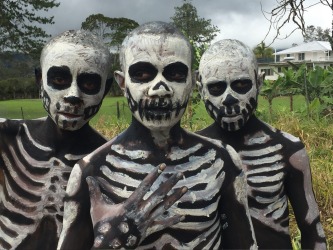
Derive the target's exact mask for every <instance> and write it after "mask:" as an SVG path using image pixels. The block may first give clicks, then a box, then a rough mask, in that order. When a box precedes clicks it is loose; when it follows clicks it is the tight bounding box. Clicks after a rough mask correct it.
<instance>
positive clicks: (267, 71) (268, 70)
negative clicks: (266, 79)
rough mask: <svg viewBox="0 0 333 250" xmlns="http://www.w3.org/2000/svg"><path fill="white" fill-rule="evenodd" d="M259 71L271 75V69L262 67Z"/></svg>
mask: <svg viewBox="0 0 333 250" xmlns="http://www.w3.org/2000/svg"><path fill="white" fill-rule="evenodd" d="M261 72H265V76H272V75H273V71H272V70H271V69H262V70H261Z"/></svg>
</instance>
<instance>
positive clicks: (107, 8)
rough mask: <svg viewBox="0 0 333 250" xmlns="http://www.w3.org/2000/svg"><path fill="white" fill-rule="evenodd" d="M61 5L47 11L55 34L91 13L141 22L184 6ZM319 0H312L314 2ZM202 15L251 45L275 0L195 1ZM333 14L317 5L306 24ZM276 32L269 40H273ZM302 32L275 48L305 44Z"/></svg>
mask: <svg viewBox="0 0 333 250" xmlns="http://www.w3.org/2000/svg"><path fill="white" fill-rule="evenodd" d="M58 1H59V2H60V3H61V4H60V6H59V7H58V8H55V9H53V10H50V11H49V12H48V13H47V14H48V15H54V16H55V19H54V21H55V24H54V25H52V26H48V27H47V31H48V32H49V33H50V34H51V35H56V34H59V33H61V32H63V31H65V30H68V29H78V28H80V27H81V23H82V22H83V21H84V20H85V19H86V17H88V16H89V15H91V14H98V13H101V14H103V15H105V16H109V17H126V18H129V19H132V20H135V21H137V22H138V23H139V24H141V23H145V22H148V21H165V22H169V21H170V17H171V16H173V14H174V12H175V10H174V7H175V6H181V5H182V4H183V1H182V0H168V1H166V0H93V1H91V0H71V1H68V0H58ZM316 2H318V0H308V1H306V4H308V5H307V6H309V5H312V4H314V3H316ZM192 4H193V5H194V6H195V7H196V9H197V11H198V15H199V16H200V17H203V18H205V19H211V22H212V24H213V25H216V26H218V28H219V29H220V33H219V34H218V36H217V38H216V39H224V38H234V39H239V40H241V41H243V42H244V43H246V44H248V45H249V46H251V47H254V46H255V45H256V44H258V43H260V42H261V41H262V40H263V39H264V38H265V35H266V33H267V31H268V28H269V22H268V21H267V20H266V19H265V17H264V16H263V13H262V10H261V4H262V8H263V9H264V10H265V11H270V10H271V9H272V7H273V6H274V4H276V1H275V0H249V1H244V0H223V1H222V0H192ZM331 19H332V13H331V11H330V8H329V7H327V6H323V5H321V4H317V5H315V6H313V7H311V8H309V9H308V10H307V11H306V13H305V21H306V25H314V26H320V27H322V28H324V29H325V28H331ZM293 28H295V25H294V24H293V23H290V24H289V25H288V26H286V27H285V28H284V29H283V30H282V34H281V37H284V36H286V35H287V34H288V33H289V32H290V31H291V30H292V29H293ZM273 33H274V32H272V33H271V34H270V36H268V39H267V40H265V42H266V44H269V43H271V41H272V38H273ZM302 42H303V38H302V36H301V32H300V31H297V32H295V33H294V34H293V35H292V36H290V37H289V38H287V39H283V40H277V41H276V42H274V44H273V45H272V46H273V47H284V48H285V47H289V46H291V44H293V43H302Z"/></svg>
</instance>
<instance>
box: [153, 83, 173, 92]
mask: <svg viewBox="0 0 333 250" xmlns="http://www.w3.org/2000/svg"><path fill="white" fill-rule="evenodd" d="M161 87H163V88H164V89H165V90H166V91H170V88H169V87H168V86H167V85H166V84H165V83H164V82H159V83H157V84H156V85H155V86H154V87H153V90H158V89H160V88H161Z"/></svg>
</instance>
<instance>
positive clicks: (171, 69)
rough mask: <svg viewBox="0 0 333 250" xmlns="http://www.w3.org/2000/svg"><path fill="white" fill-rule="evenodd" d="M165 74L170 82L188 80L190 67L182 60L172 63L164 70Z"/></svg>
mask: <svg viewBox="0 0 333 250" xmlns="http://www.w3.org/2000/svg"><path fill="white" fill-rule="evenodd" d="M162 74H163V76H164V77H165V79H167V80H168V81H170V82H179V83H184V82H186V78H187V74H188V67H187V66H186V65H185V64H184V63H181V62H175V63H171V64H169V65H168V66H166V67H165V68H164V70H163V73H162Z"/></svg>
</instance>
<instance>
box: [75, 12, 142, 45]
mask: <svg viewBox="0 0 333 250" xmlns="http://www.w3.org/2000/svg"><path fill="white" fill-rule="evenodd" d="M138 26H139V24H138V23H137V22H136V21H133V20H131V19H127V18H111V17H106V16H104V15H103V14H95V15H90V16H88V17H87V18H86V20H85V21H84V22H83V23H82V24H81V28H82V29H84V30H89V31H91V32H93V33H94V34H95V35H97V36H99V37H101V38H102V39H103V40H104V41H105V43H106V44H108V45H109V46H110V47H113V48H115V49H116V50H117V51H118V49H119V47H120V45H121V43H122V41H123V40H124V38H125V37H126V36H127V34H128V33H129V32H130V31H131V30H133V29H135V28H136V27H138Z"/></svg>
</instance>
